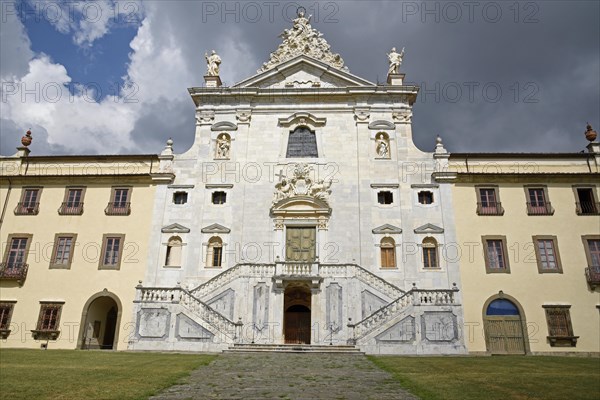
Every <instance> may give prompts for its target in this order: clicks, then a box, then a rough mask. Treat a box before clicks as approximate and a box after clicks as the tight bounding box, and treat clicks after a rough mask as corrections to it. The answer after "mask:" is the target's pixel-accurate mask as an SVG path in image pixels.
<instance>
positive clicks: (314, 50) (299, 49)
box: [258, 7, 348, 73]
mask: <svg viewBox="0 0 600 400" xmlns="http://www.w3.org/2000/svg"><path fill="white" fill-rule="evenodd" d="M305 11H306V10H304V9H303V8H302V7H301V8H299V9H298V18H296V19H294V26H292V28H291V29H285V30H284V31H283V33H282V34H281V35H280V37H281V38H282V39H283V42H282V43H281V44H280V45H279V47H278V48H277V49H276V50H275V51H274V52H272V53H271V55H270V57H269V61H267V62H266V63H264V64H263V66H262V68H260V69H259V70H258V72H259V73H260V72H264V71H268V70H270V69H272V68H273V67H275V66H276V65H279V64H281V63H283V62H285V61H288V60H291V59H292V58H294V57H296V56H299V55H303V54H304V55H308V56H310V57H312V58H314V59H317V60H319V61H322V62H324V63H326V64H328V65H331V66H332V67H334V68H337V69H341V70H344V71H347V70H348V68H347V67H345V66H344V60H343V59H342V57H341V56H340V55H339V54H336V53H333V52H332V51H331V46H329V44H328V43H327V41H326V40H325V39H324V38H323V37H322V36H323V34H322V33H321V32H319V31H318V30H316V29H314V28H313V27H312V26H311V25H310V19H311V17H312V15H309V16H308V18H306V16H305Z"/></svg>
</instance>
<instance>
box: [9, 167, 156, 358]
mask: <svg viewBox="0 0 600 400" xmlns="http://www.w3.org/2000/svg"><path fill="white" fill-rule="evenodd" d="M92 161H93V160H92ZM0 163H2V161H1V160H0ZM56 164H58V165H61V163H60V160H58V161H56ZM97 165H101V168H100V170H101V172H102V175H104V176H101V177H99V176H85V173H84V174H83V175H82V176H78V177H76V176H68V175H69V174H67V176H63V177H60V176H59V177H56V176H54V177H48V176H45V175H44V173H40V174H37V176H28V177H26V178H23V177H19V176H12V178H11V177H10V176H8V177H5V179H2V188H1V189H0V204H1V205H4V203H5V199H6V198H7V194H8V192H9V189H8V185H9V182H8V179H6V178H11V182H12V190H11V191H10V195H9V197H8V201H7V204H6V212H5V215H4V221H3V223H2V226H1V233H0V238H1V240H2V243H1V246H0V252H1V259H2V260H3V261H4V257H5V253H6V246H7V238H8V236H9V235H10V234H14V233H26V234H32V235H33V238H32V242H31V245H30V248H29V254H28V258H27V263H28V264H29V271H28V274H27V278H26V279H25V281H24V283H23V285H22V286H19V285H18V284H17V282H15V281H7V280H2V281H0V300H1V301H6V300H16V304H15V306H14V310H13V314H12V319H11V325H10V329H11V334H10V336H9V337H8V339H7V340H4V341H0V346H1V347H28V348H39V347H40V345H41V344H42V343H45V342H46V341H45V340H43V341H36V340H34V339H33V338H32V334H31V330H32V329H36V324H37V321H38V316H39V313H40V301H46V300H56V301H64V305H63V307H62V314H61V317H60V331H61V336H60V337H59V339H58V340H55V341H52V340H51V341H50V342H49V345H48V347H49V348H64V349H74V348H76V346H77V340H78V336H79V334H80V325H81V318H82V312H83V309H84V305H85V304H86V302H87V301H88V300H89V299H90V298H91V297H92V296H94V295H96V294H98V293H100V292H103V291H104V290H107V291H108V292H110V293H112V294H114V295H116V296H117V297H118V299H119V301H120V303H121V306H122V308H121V310H119V311H121V318H120V324H119V327H118V346H117V349H119V350H124V349H126V348H127V340H128V337H129V335H130V334H131V333H132V332H133V325H132V321H131V319H132V308H133V300H134V296H135V286H136V285H137V284H138V281H139V280H141V279H143V276H144V273H145V269H146V258H147V243H148V237H149V229H150V224H151V215H152V207H153V201H154V191H155V186H154V184H153V183H152V180H151V178H150V175H149V174H148V175H146V176H143V175H141V176H132V175H126V174H128V173H131V171H130V170H129V171H126V170H124V169H123V168H121V169H120V170H119V163H107V162H105V161H104V162H102V163H99V164H97ZM35 167H36V166H34V167H32V168H31V169H30V170H29V171H28V172H29V173H31V172H32V171H35V170H36V168H35ZM38 167H39V166H38ZM62 167H63V169H64V167H65V165H64V164H62ZM37 170H38V171H41V169H40V168H37ZM48 170H50V169H48ZM119 171H120V172H119ZM147 172H150V171H149V169H148V170H147ZM95 173H96V172H94V174H95ZM79 185H81V186H85V187H86V191H85V197H84V199H83V202H84V212H83V215H80V216H66V215H59V214H58V212H57V210H58V208H59V207H60V205H61V203H62V202H63V201H64V200H63V199H64V195H65V187H66V186H79ZM116 185H126V186H131V187H132V192H131V198H130V201H131V214H130V215H128V216H109V215H105V212H104V210H105V208H106V206H107V204H108V202H109V201H111V200H110V197H111V188H112V186H116ZM23 186H41V187H43V189H42V193H41V197H40V198H39V202H40V207H39V214H38V215H15V214H14V209H15V207H16V206H17V203H18V202H19V200H20V196H21V191H22V190H21V188H22V187H23ZM56 233H76V234H77V239H76V246H75V250H74V255H73V260H72V264H71V268H70V269H50V268H49V264H50V257H51V254H52V248H53V242H54V238H55V234H56ZM105 233H114V234H124V235H125V244H124V248H123V256H122V260H121V264H120V269H119V270H99V268H98V264H99V257H100V248H101V245H102V235H103V234H105ZM102 329H103V328H102Z"/></svg>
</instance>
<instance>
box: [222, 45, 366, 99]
mask: <svg viewBox="0 0 600 400" xmlns="http://www.w3.org/2000/svg"><path fill="white" fill-rule="evenodd" d="M356 86H360V87H375V86H376V85H375V84H374V83H373V82H370V81H368V80H366V79H363V78H361V77H358V76H356V75H353V74H351V73H349V72H346V71H342V70H338V69H334V68H331V67H330V66H329V65H327V64H325V63H323V62H321V61H319V60H315V59H314V58H311V57H309V56H307V55H303V54H302V55H298V56H296V57H294V58H292V59H290V60H288V61H286V62H284V63H282V64H280V65H277V66H276V67H275V68H273V69H270V70H268V71H265V72H261V73H259V74H257V75H254V76H252V77H249V78H247V79H244V80H243V81H241V82H238V83H236V84H235V85H233V87H234V88H242V87H252V88H256V87H258V88H262V89H289V93H290V94H291V93H294V90H295V89H314V90H318V89H328V88H345V87H356Z"/></svg>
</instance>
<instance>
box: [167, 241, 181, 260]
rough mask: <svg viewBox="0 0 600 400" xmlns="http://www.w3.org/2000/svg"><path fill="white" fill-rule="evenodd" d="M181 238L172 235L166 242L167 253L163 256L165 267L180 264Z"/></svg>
mask: <svg viewBox="0 0 600 400" xmlns="http://www.w3.org/2000/svg"><path fill="white" fill-rule="evenodd" d="M181 246H182V242H181V238H180V237H178V236H173V237H171V238H170V239H169V242H168V243H167V255H166V257H165V265H166V266H167V267H179V266H181Z"/></svg>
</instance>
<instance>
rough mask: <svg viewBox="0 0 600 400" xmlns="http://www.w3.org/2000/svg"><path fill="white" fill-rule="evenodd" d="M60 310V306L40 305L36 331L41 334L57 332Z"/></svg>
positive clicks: (53, 304)
mask: <svg viewBox="0 0 600 400" xmlns="http://www.w3.org/2000/svg"><path fill="white" fill-rule="evenodd" d="M61 310H62V304H59V303H42V306H41V308H40V316H39V319H38V323H37V330H38V331H42V332H43V331H58V324H59V322H60V312H61Z"/></svg>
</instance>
